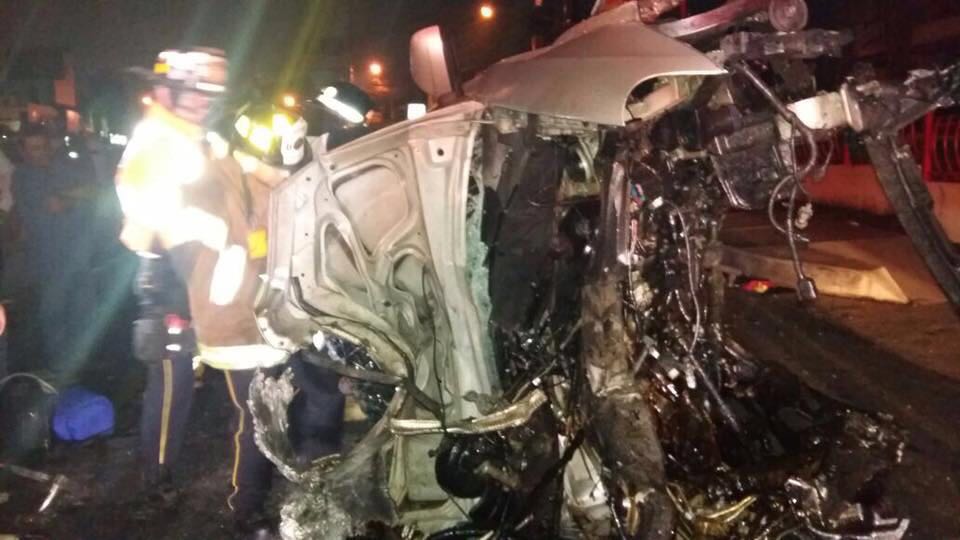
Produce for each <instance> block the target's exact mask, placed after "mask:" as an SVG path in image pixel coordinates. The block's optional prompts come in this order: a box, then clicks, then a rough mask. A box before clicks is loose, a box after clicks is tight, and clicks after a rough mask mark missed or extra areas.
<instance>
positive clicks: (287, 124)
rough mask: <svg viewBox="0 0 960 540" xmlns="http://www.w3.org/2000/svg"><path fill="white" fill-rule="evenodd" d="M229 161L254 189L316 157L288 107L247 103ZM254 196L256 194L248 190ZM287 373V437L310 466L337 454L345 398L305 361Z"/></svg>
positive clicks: (335, 381)
mask: <svg viewBox="0 0 960 540" xmlns="http://www.w3.org/2000/svg"><path fill="white" fill-rule="evenodd" d="M232 127H233V129H232V134H233V139H232V140H231V146H232V151H233V156H234V157H235V158H236V159H237V161H238V162H239V163H240V164H241V165H242V167H243V169H244V172H246V173H247V175H248V178H249V179H250V184H251V185H252V186H254V188H253V189H254V190H262V189H263V186H267V187H268V188H269V187H273V186H276V185H277V184H278V183H279V182H280V181H281V180H283V179H284V178H286V177H287V176H289V175H290V174H291V173H293V172H294V171H296V170H297V169H299V168H300V167H301V166H303V165H304V164H306V163H308V162H309V161H310V160H311V159H313V157H314V156H313V155H312V152H313V151H315V150H316V151H318V152H322V151H323V148H322V146H323V145H322V144H320V143H319V142H318V141H317V140H316V139H314V140H313V141H312V144H311V143H308V141H307V133H308V129H307V122H306V121H305V120H304V119H303V118H302V117H301V116H300V115H299V113H297V112H296V111H295V110H292V109H290V108H283V107H279V106H275V105H270V104H262V103H252V104H249V105H247V106H245V107H244V108H242V109H241V110H240V112H239V114H238V116H237V118H236V120H235V122H234V124H233V126H232ZM252 193H253V195H254V196H255V197H256V196H258V192H257V191H252ZM286 366H287V367H289V368H290V369H291V370H292V371H293V383H294V385H295V386H296V387H297V393H296V395H295V396H294V398H293V401H292V402H291V404H290V408H289V417H290V437H291V443H292V445H293V447H294V450H295V451H296V452H297V456H298V459H300V460H301V461H302V462H303V463H310V462H312V461H314V460H315V459H317V458H319V457H322V456H325V455H329V454H333V453H336V452H339V451H340V446H341V442H342V435H343V418H344V409H345V405H346V403H345V396H344V395H343V393H341V391H340V385H339V382H340V378H339V376H337V374H335V373H333V372H332V371H329V370H325V369H322V368H319V367H317V366H314V365H312V364H310V363H308V362H306V361H305V360H304V359H303V357H302V356H301V355H299V354H297V355H294V356H293V357H292V358H290V360H289V362H288V363H287V364H286Z"/></svg>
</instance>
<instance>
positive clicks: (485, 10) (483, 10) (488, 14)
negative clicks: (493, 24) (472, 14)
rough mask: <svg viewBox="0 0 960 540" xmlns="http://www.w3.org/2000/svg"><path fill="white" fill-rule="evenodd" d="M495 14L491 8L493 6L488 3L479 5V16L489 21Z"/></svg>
mask: <svg viewBox="0 0 960 540" xmlns="http://www.w3.org/2000/svg"><path fill="white" fill-rule="evenodd" d="M496 14H497V12H496V10H494V9H493V6H491V5H490V4H483V5H482V6H480V18H481V19H483V20H485V21H489V20H490V19H492V18H493V17H494V16H495V15H496Z"/></svg>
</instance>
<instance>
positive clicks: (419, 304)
mask: <svg viewBox="0 0 960 540" xmlns="http://www.w3.org/2000/svg"><path fill="white" fill-rule="evenodd" d="M638 9H639V8H638V7H637V5H636V4H634V3H628V4H625V5H624V6H623V7H621V8H617V9H615V10H612V11H610V12H607V13H604V14H602V15H600V16H598V17H596V18H594V19H589V20H587V21H586V22H584V23H581V24H580V25H578V26H575V27H574V28H572V29H571V30H569V31H568V32H567V34H564V36H562V37H561V38H560V39H559V40H558V41H557V44H556V45H554V46H552V47H549V48H546V49H545V50H543V51H536V52H534V53H528V54H525V55H521V56H520V57H516V58H512V59H508V60H506V61H504V62H502V63H500V64H497V65H495V66H494V67H493V68H491V69H490V70H489V71H487V72H486V73H484V74H482V75H480V76H479V77H478V78H477V79H475V80H474V81H472V82H470V83H467V84H466V85H465V86H464V89H465V94H464V96H463V99H461V100H460V102H459V103H457V104H455V105H452V106H448V107H445V108H441V109H438V110H435V111H433V112H431V113H429V114H427V115H426V116H424V117H422V118H420V119H418V120H415V121H408V122H404V123H401V124H397V125H394V126H391V127H388V128H385V129H383V130H381V131H378V132H375V133H373V134H370V135H367V136H365V137H363V138H361V139H358V140H356V141H353V142H351V143H348V144H346V145H344V146H342V147H339V148H336V149H334V150H332V151H330V152H328V153H322V154H321V153H320V152H316V153H315V154H316V158H315V159H314V160H313V161H312V162H311V163H309V164H308V165H307V166H305V167H304V168H303V169H301V170H299V171H298V172H297V173H295V174H293V175H292V176H291V177H290V178H289V179H288V180H286V181H285V182H284V183H283V184H282V185H281V186H279V187H278V188H277V190H276V191H275V193H274V194H273V200H272V212H271V214H272V217H271V223H270V254H269V260H268V269H269V270H268V275H267V280H266V287H265V288H264V290H263V291H262V294H261V297H260V300H259V302H258V311H257V317H258V322H259V325H260V328H261V331H262V332H263V334H264V336H265V338H266V339H267V340H268V341H269V342H270V343H271V344H272V345H274V346H276V347H280V348H283V349H286V350H289V351H290V352H291V353H293V352H301V353H304V354H306V356H307V358H308V359H309V361H311V362H314V363H317V364H318V365H321V366H323V367H326V368H329V369H333V370H334V371H337V372H338V373H340V374H341V376H343V377H344V378H346V379H350V380H352V381H354V382H355V384H354V385H353V394H354V397H355V398H356V399H357V400H358V401H359V402H360V404H361V408H362V409H363V411H364V413H365V414H366V417H367V422H368V430H367V431H366V434H365V435H364V436H363V438H362V439H361V440H360V442H359V443H357V445H356V446H355V447H354V448H353V449H352V450H350V451H349V452H346V453H344V454H343V455H341V456H335V457H332V458H327V459H325V460H322V461H320V462H317V463H313V464H304V463H301V462H299V461H298V460H297V459H296V457H295V456H294V453H293V451H292V449H291V448H290V446H289V442H288V441H287V438H286V437H285V430H286V429H287V423H286V419H285V414H286V404H288V403H289V400H290V399H292V394H293V389H292V386H291V382H290V379H289V377H288V376H281V377H279V378H270V377H265V376H261V377H259V378H258V380H257V381H256V382H255V384H254V390H253V392H252V394H251V406H252V409H253V411H254V416H255V419H256V421H257V422H256V423H257V426H258V442H259V444H260V445H261V448H262V449H263V450H264V452H265V453H266V454H267V455H268V456H269V457H271V459H272V460H274V461H275V462H276V463H277V464H278V465H279V466H280V470H281V472H283V474H284V475H285V476H287V477H288V478H289V479H290V480H292V481H294V482H296V483H297V485H298V488H297V489H296V490H295V492H294V494H293V495H292V496H291V498H290V499H289V500H288V503H287V505H286V506H285V508H284V510H283V517H284V523H283V526H282V532H283V534H284V536H285V537H287V538H315V537H327V538H330V537H339V536H343V537H347V536H350V535H353V534H359V533H361V532H362V531H363V530H364V528H365V527H366V526H367V524H368V523H369V522H379V523H383V524H385V525H386V526H388V527H391V528H394V529H395V530H398V531H403V532H404V534H410V536H409V537H420V536H416V535H422V536H423V537H431V538H607V537H618V538H643V539H660V538H674V537H676V538H848V537H855V538H861V537H863V538H900V537H901V536H902V535H903V534H904V531H905V530H906V528H907V527H908V525H909V520H907V519H905V518H901V517H898V516H897V515H895V514H893V513H890V512H889V511H888V509H887V508H885V507H884V505H883V504H881V503H882V500H883V485H882V484H883V482H882V481H883V478H884V476H885V474H886V473H887V472H888V471H889V470H890V468H891V467H894V466H896V463H897V462H898V461H899V459H900V454H901V451H902V448H903V445H904V444H905V434H904V433H903V432H902V431H901V430H900V429H899V428H898V427H897V426H895V425H894V424H893V422H892V421H891V420H890V419H889V418H887V417H885V416H883V415H880V414H872V413H868V412H864V411H854V410H850V409H849V408H848V407H846V406H844V405H841V404H838V403H836V402H833V401H832V400H830V399H828V398H826V397H824V396H821V395H818V394H816V393H815V392H813V391H812V390H810V389H808V388H806V387H805V386H804V385H803V384H802V383H800V382H799V381H798V380H796V379H795V378H794V377H792V376H791V375H789V374H787V373H783V372H781V371H779V370H777V369H776V368H773V367H771V366H768V365H766V364H764V363H763V362H761V361H759V360H757V359H754V358H751V357H750V355H749V353H748V352H746V351H743V350H742V349H741V348H740V347H739V346H738V345H737V343H736V342H735V341H733V340H732V339H731V338H730V337H729V336H727V335H725V333H724V327H723V325H722V320H721V315H722V310H723V290H724V287H725V283H726V282H725V278H724V276H723V274H722V269H721V265H720V258H721V257H720V253H721V250H720V247H721V245H720V241H719V231H720V228H721V227H722V223H723V218H724V215H725V213H726V212H727V211H728V210H729V209H730V208H742V209H759V210H764V211H767V212H768V213H769V214H770V216H771V219H772V220H773V221H774V224H775V225H776V226H777V228H778V229H782V231H783V233H784V235H785V237H786V240H788V241H789V242H790V243H791V245H793V244H794V243H796V242H799V241H801V240H802V239H801V238H799V234H798V233H797V232H796V231H795V230H794V229H795V212H796V208H798V207H799V206H800V201H801V200H802V197H803V195H802V188H801V186H800V181H801V180H802V179H804V178H806V177H807V176H808V175H809V174H815V172H816V168H817V167H818V166H819V162H817V153H816V150H815V148H816V137H817V133H815V131H819V130H822V129H828V128H829V129H839V128H840V127H841V126H842V125H847V126H849V125H852V124H853V122H851V121H850V120H851V119H850V115H849V114H847V115H846V116H845V115H844V113H843V111H847V112H849V111H850V110H851V106H850V105H851V104H861V105H864V107H863V108H861V109H860V110H862V111H863V110H867V109H868V107H867V106H866V105H868V104H869V103H874V102H879V101H882V100H885V99H897V100H899V101H898V103H904V100H906V99H908V98H909V97H910V96H903V95H900V96H891V95H889V94H884V93H882V92H879V91H874V90H872V88H873V87H871V86H870V85H869V84H868V83H866V82H858V83H856V84H854V83H853V82H851V83H850V85H849V86H846V87H845V88H847V90H846V92H847V93H846V94H843V92H838V93H837V94H836V95H837V99H845V100H847V101H845V102H844V103H846V104H847V106H846V107H845V108H844V107H842V106H841V107H840V108H839V109H838V108H836V107H834V108H832V109H830V112H831V114H832V115H833V116H832V117H831V118H833V119H834V120H833V122H834V123H833V124H831V125H830V126H829V127H827V126H823V125H820V126H811V125H810V124H812V123H815V122H814V121H813V120H810V119H806V118H803V119H802V118H801V117H800V116H798V113H794V112H793V110H794V109H797V107H794V108H793V109H791V108H790V107H789V106H788V103H787V101H788V100H783V99H781V98H779V97H778V96H777V93H778V92H785V90H784V89H783V88H781V87H780V86H775V85H768V83H766V82H765V78H764V77H761V76H758V75H757V73H755V71H754V69H755V66H756V65H757V64H758V63H760V62H762V61H763V60H765V59H766V58H767V57H766V56H764V55H766V54H776V55H778V56H777V57H778V59H780V60H784V62H780V63H779V64H778V65H783V64H788V63H790V62H791V61H797V62H799V60H801V59H803V60H806V59H810V58H813V57H818V56H822V55H831V54H835V53H836V52H837V51H838V50H839V47H841V46H842V44H843V43H844V42H845V41H844V40H845V39H846V37H845V36H844V35H842V33H826V34H824V33H822V32H820V31H799V34H794V35H793V36H792V37H791V38H790V39H789V40H785V39H784V38H783V35H781V34H777V33H770V34H758V33H751V34H750V35H733V37H732V38H731V37H729V36H728V37H725V38H723V40H721V42H713V43H712V45H711V47H712V46H716V47H718V50H720V51H721V53H720V54H713V53H711V55H709V56H708V55H706V54H704V53H702V52H700V51H699V50H697V49H695V48H693V47H692V46H690V45H687V44H686V43H682V42H680V41H677V40H675V39H673V38H672V37H668V36H667V35H666V34H664V33H658V32H657V31H656V30H655V29H654V28H653V27H647V26H644V25H643V23H642V22H641V16H640V12H639V11H638ZM807 32H808V33H807ZM629 36H634V37H635V41H634V42H633V45H630V44H629V43H627V42H629V41H630V40H629V39H627V38H628V37H629ZM724 40H725V41H724ZM757 40H760V41H761V42H762V45H760V46H755V45H754V43H755V42H757ZM658 51H662V54H663V56H658V54H657V52H658ZM758 51H759V52H758ZM771 51H773V53H771ZM748 59H749V62H748V61H747V60H748ZM794 67H796V66H794ZM801 73H803V72H802V71H801ZM951 77H954V78H953V79H951ZM811 80H813V79H812V77H804V76H800V77H798V78H797V79H796V80H788V83H785V84H793V85H794V87H792V88H791V89H790V90H789V93H790V95H793V96H797V95H798V94H799V93H805V94H808V96H804V97H809V96H812V95H814V94H815V93H816V92H817V91H818V89H816V88H814V87H810V86H809V85H810V81H811ZM916 80H917V81H922V82H923V84H920V83H917V85H915V86H914V87H913V88H921V89H925V90H924V91H929V92H930V94H929V96H928V97H932V96H934V95H936V96H938V97H937V99H941V103H946V101H947V100H948V97H947V95H948V93H949V92H952V91H955V90H956V87H953V86H950V83H949V81H954V82H955V81H956V80H957V78H956V74H955V73H954V72H946V71H945V72H942V73H934V72H928V73H919V74H917V75H916ZM944 89H946V90H944ZM918 91H920V90H918ZM854 94H856V95H854ZM844 96H846V97H844ZM792 101H797V100H796V99H794V100H792ZM925 103H937V101H936V100H933V101H932V102H931V101H929V100H926V101H925ZM930 106H935V105H930ZM838 111H839V112H838ZM820 112H821V113H822V114H815V115H814V116H816V117H817V118H821V119H822V118H824V117H825V116H824V115H825V114H826V113H824V112H823V111H820ZM902 112H903V114H904V115H905V116H911V115H916V114H917V110H915V109H911V108H909V107H906V106H905V107H903V109H902ZM867 116H869V115H867ZM854 129H856V130H857V131H860V132H861V133H865V134H866V136H868V137H871V138H872V139H871V140H886V141H888V142H889V139H884V138H883V137H889V133H888V130H887V128H886V127H882V126H876V125H875V124H871V123H870V121H864V122H861V123H860V124H859V125H858V126H854ZM804 144H811V147H810V148H808V149H807V152H806V154H805V155H801V154H799V153H797V152H796V150H795V149H796V148H797V147H798V146H801V147H802V146H803V145H804ZM811 154H812V155H811ZM891 174H895V173H891ZM784 207H786V208H785V209H784ZM784 210H786V212H787V215H786V216H785V217H784V216H783V213H784ZM941 255H942V256H941V259H943V258H944V257H946V255H943V254H942V253H941ZM796 266H797V270H798V294H800V295H801V297H804V298H812V297H815V296H816V289H815V286H814V284H813V283H812V281H810V280H809V278H807V277H806V276H805V275H804V274H803V271H802V263H801V262H800V261H799V260H798V261H797V262H796ZM345 350H349V351H351V352H349V353H344V351H345Z"/></svg>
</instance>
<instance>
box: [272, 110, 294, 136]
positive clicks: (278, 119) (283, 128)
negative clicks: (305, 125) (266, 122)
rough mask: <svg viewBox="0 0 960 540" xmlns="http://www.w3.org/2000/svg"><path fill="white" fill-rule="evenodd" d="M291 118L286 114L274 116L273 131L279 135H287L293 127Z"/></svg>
mask: <svg viewBox="0 0 960 540" xmlns="http://www.w3.org/2000/svg"><path fill="white" fill-rule="evenodd" d="M291 125H292V124H291V122H290V118H288V117H287V115H285V114H281V113H276V114H274V115H273V131H274V133H276V134H278V135H282V134H283V133H286V132H287V131H288V130H289V129H290V126H291Z"/></svg>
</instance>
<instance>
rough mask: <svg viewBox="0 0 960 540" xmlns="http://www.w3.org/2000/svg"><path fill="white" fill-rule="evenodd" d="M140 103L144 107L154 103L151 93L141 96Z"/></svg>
mask: <svg viewBox="0 0 960 540" xmlns="http://www.w3.org/2000/svg"><path fill="white" fill-rule="evenodd" d="M140 103H142V104H143V106H144V107H149V106H151V105H153V96H151V95H149V94H146V95H144V96H142V97H141V98H140Z"/></svg>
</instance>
